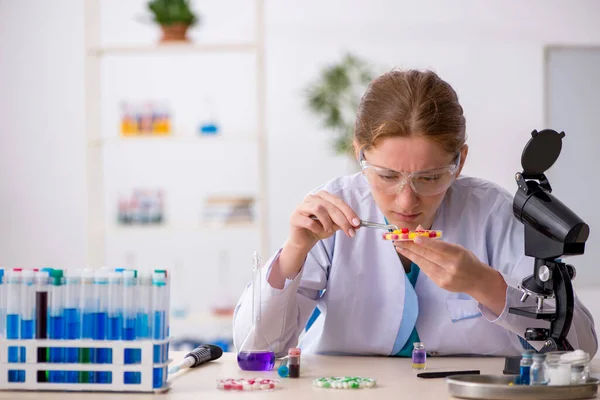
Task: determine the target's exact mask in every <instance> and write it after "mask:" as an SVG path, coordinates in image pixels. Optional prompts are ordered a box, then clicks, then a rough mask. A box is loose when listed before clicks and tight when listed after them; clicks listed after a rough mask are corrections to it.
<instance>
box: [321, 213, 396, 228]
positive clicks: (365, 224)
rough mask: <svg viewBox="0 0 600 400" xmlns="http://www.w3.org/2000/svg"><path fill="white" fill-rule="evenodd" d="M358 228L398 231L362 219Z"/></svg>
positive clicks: (390, 226) (387, 225) (385, 225)
mask: <svg viewBox="0 0 600 400" xmlns="http://www.w3.org/2000/svg"><path fill="white" fill-rule="evenodd" d="M310 217H311V218H312V219H314V220H315V221H318V220H319V219H318V218H317V217H316V216H315V215H311V216H310ZM360 226H362V227H365V228H373V229H385V230H386V231H389V230H393V231H397V230H398V229H399V228H398V227H397V226H396V225H391V224H379V223H377V222H370V221H363V220H362V219H361V220H360Z"/></svg>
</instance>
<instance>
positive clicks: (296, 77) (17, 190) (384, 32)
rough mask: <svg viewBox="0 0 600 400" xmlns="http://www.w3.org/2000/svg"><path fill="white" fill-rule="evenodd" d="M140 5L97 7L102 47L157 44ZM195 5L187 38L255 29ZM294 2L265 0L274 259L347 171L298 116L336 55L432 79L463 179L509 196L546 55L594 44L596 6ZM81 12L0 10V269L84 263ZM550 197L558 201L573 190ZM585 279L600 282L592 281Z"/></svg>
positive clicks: (536, 121)
mask: <svg viewBox="0 0 600 400" xmlns="http://www.w3.org/2000/svg"><path fill="white" fill-rule="evenodd" d="M143 3H144V2H143V1H137V2H135V3H133V4H134V5H135V6H132V5H131V4H132V3H130V2H127V3H123V2H120V1H115V0H102V5H103V10H104V13H105V14H103V17H111V18H110V19H108V20H105V22H104V23H103V25H102V28H103V29H104V31H105V32H108V33H107V34H106V35H107V36H104V37H103V40H104V43H116V42H118V41H120V40H123V41H124V42H127V43H130V44H131V43H139V42H140V41H145V42H146V43H148V42H153V41H154V40H156V38H157V31H156V29H155V28H154V27H152V26H151V25H144V24H139V23H137V22H135V20H134V18H137V17H139V16H140V15H141V14H143V12H142V10H143V8H142V5H143ZM196 3H197V6H198V8H199V9H201V11H202V13H203V17H204V25H201V26H200V27H199V28H198V29H197V30H195V31H193V32H192V35H193V37H194V38H195V40H198V41H204V42H209V41H210V40H212V39H220V40H239V39H240V38H241V39H247V38H249V37H251V35H252V34H253V27H252V26H251V25H249V23H248V21H251V20H252V11H251V7H250V6H249V5H248V3H249V2H246V1H244V0H238V1H235V0H228V1H226V2H225V1H219V0H213V1H206V2H199V1H198V2H196ZM291 4H292V3H290V2H282V1H279V0H267V1H266V12H267V30H266V33H267V86H268V93H267V101H268V118H267V123H268V135H269V142H268V146H269V157H268V162H269V165H270V172H269V176H268V179H269V205H270V215H269V219H270V231H271V232H270V233H271V241H270V247H271V250H275V249H276V248H277V247H278V246H279V245H280V244H281V243H282V242H283V240H284V239H285V235H286V233H287V229H288V228H287V222H288V219H289V215H290V213H291V212H292V210H293V209H294V207H295V205H296V204H297V203H298V202H299V201H301V199H302V198H303V196H304V194H305V193H306V192H307V191H308V190H310V189H311V188H313V187H315V186H317V185H320V184H321V183H323V182H325V181H326V180H328V179H330V178H333V177H334V176H336V175H339V174H342V173H346V172H347V171H349V170H350V169H351V168H350V167H349V164H348V161H347V160H346V159H345V158H342V157H336V156H334V155H333V154H332V151H331V150H330V148H329V140H330V136H329V135H328V133H327V132H325V131H324V130H322V129H321V128H319V127H318V126H317V121H315V119H314V118H313V117H312V116H311V115H309V114H308V113H307V112H306V109H305V108H304V101H303V95H302V90H303V88H304V86H305V85H306V83H307V82H309V81H311V80H312V79H314V77H315V76H316V75H317V73H318V71H319V69H320V68H321V67H322V66H324V65H326V64H328V63H330V62H332V61H334V60H336V59H337V58H338V57H339V56H340V55H341V53H342V52H343V51H345V50H350V51H353V52H355V53H356V54H358V55H361V56H363V57H367V58H369V59H370V60H371V62H372V63H373V64H374V65H376V66H378V67H380V69H381V71H385V70H387V69H389V68H392V67H395V66H397V67H418V68H431V69H434V70H435V71H437V72H439V73H440V74H441V76H442V77H443V78H445V79H446V80H448V81H449V82H450V83H451V84H452V85H453V86H454V87H455V88H456V90H457V92H458V94H459V96H460V99H461V102H462V104H463V106H464V108H465V112H466V116H467V121H468V134H469V140H468V142H469V144H470V146H471V152H470V157H469V160H468V162H467V165H466V170H465V172H466V173H468V174H473V175H477V176H482V177H486V178H488V179H491V180H494V181H496V182H498V183H500V184H501V185H503V186H504V187H506V188H507V189H509V190H510V191H511V192H512V191H514V188H515V185H514V182H513V180H512V177H513V174H514V172H516V171H517V170H519V169H520V164H519V157H520V153H521V150H522V148H523V145H524V144H525V142H526V140H527V139H528V135H529V133H530V131H531V130H532V129H540V128H543V121H544V111H543V96H544V93H543V48H544V46H545V45H547V44H598V43H600V25H598V24H597V16H598V14H599V12H600V4H599V3H597V2H595V1H591V0H578V1H574V2H568V3H567V2H563V1H559V0H553V1H542V0H532V1H529V2H526V3H522V2H516V1H514V2H510V3H507V2H506V1H500V0H495V1H490V2H486V3H485V4H483V3H480V2H477V1H474V0H468V1H467V0H465V1H462V2H460V6H457V3H456V2H452V3H449V2H445V1H442V0H427V1H420V2H414V1H391V0H375V1H366V0H362V1H342V0H330V1H326V2H324V1H320V0H305V1H303V2H302V4H301V5H297V6H292V5H291ZM234 9H235V10H237V11H239V13H235V15H236V17H235V18H234V17H232V13H231V12H230V11H231V10H234ZM82 16H83V10H82V5H81V2H80V1H77V0H71V1H68V0H52V2H47V1H41V0H40V1H33V0H27V1H23V0H20V1H7V0H4V1H0V55H1V57H2V58H1V59H0V115H2V117H3V118H2V125H1V128H0V141H1V142H0V144H1V145H0V194H1V196H0V264H6V265H10V266H29V265H40V264H51V265H61V266H65V267H66V266H78V265H82V264H83V263H84V262H85V254H86V245H85V237H86V235H85V233H86V230H85V227H86V214H85V212H86V210H85V208H86V198H85V169H84V165H85V159H84V150H85V137H84V135H83V55H84V54H83V26H82V24H83V22H82ZM238 23H239V26H238ZM198 71H199V73H201V71H202V70H201V68H200V67H199V69H198ZM172 78H173V79H176V77H172ZM185 84H186V82H182V85H185ZM237 122H239V121H237ZM572 185H575V182H573V183H572ZM554 189H555V193H557V195H558V194H559V193H561V192H564V191H566V190H571V187H570V186H568V187H567V186H566V185H565V186H564V187H563V186H562V185H558V186H556V185H555V187H554ZM197 267H198V268H203V266H202V265H199V266H197ZM580 273H581V271H580ZM589 281H590V282H596V283H600V273H596V274H595V275H593V276H592V275H590V280H589ZM576 283H577V281H576Z"/></svg>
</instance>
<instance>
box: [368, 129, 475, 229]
mask: <svg viewBox="0 0 600 400" xmlns="http://www.w3.org/2000/svg"><path fill="white" fill-rule="evenodd" d="M467 152H468V148H467V146H466V145H465V146H464V147H463V148H462V149H461V156H460V164H459V165H458V169H457V170H456V172H455V173H454V174H452V173H451V172H448V169H445V168H444V167H448V166H451V165H453V164H455V163H456V161H457V157H456V154H450V153H448V152H447V151H446V150H444V149H443V148H442V147H441V146H440V145H438V144H437V143H435V142H433V141H431V140H430V139H427V138H424V137H418V136H410V137H388V138H383V139H380V140H379V141H378V142H377V146H375V147H372V148H371V149H369V150H367V151H365V152H364V153H363V155H364V160H365V161H366V162H367V163H368V164H369V165H371V166H376V168H368V169H366V170H364V171H363V173H365V174H367V178H368V180H369V181H370V182H371V191H372V194H373V198H374V199H375V202H376V203H377V206H378V207H379V209H380V210H381V211H382V212H383V214H384V215H385V217H386V218H387V220H388V222H389V223H390V224H394V225H397V226H398V227H400V228H409V229H411V230H414V229H416V228H417V226H418V225H421V226H422V227H423V228H425V229H429V228H431V225H432V224H433V218H434V216H435V213H436V211H437V209H438V207H439V206H440V204H441V202H442V200H443V198H444V195H445V194H446V191H447V190H448V189H447V188H444V190H443V191H442V192H439V193H435V194H425V193H415V191H414V189H413V187H412V186H411V184H410V182H408V181H404V180H403V179H402V175H401V174H397V173H404V174H409V173H414V172H421V171H431V170H437V172H436V173H433V174H429V173H423V174H419V176H418V177H417V178H416V179H415V180H413V182H414V183H415V186H416V187H417V192H421V190H419V188H420V187H423V190H422V192H426V191H427V190H425V189H426V188H430V187H434V186H435V185H437V183H436V182H437V181H438V180H439V179H448V180H447V182H450V180H453V179H454V177H456V176H458V175H459V174H460V171H461V170H462V166H463V165H464V161H465V159H466V157H467ZM374 170H377V171H379V172H377V173H375V172H373V171H374ZM386 171H389V172H386ZM440 171H445V172H443V173H442V172H440ZM444 174H446V175H444ZM388 175H389V176H388ZM446 177H448V178H446ZM375 179H376V180H377V182H379V183H380V185H377V184H375V181H374V180H375ZM393 179H396V180H393ZM390 182H397V183H398V184H396V185H395V186H394V185H393V184H391V183H390ZM401 182H404V183H405V184H403V185H402V184H401ZM384 187H385V190H384V189H383V188H384ZM390 188H392V189H393V190H390ZM433 192H437V190H433Z"/></svg>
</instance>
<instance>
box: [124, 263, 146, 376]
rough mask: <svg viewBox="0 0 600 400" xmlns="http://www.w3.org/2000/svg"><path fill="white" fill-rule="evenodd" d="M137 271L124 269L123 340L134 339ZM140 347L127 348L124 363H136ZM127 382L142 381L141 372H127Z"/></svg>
mask: <svg viewBox="0 0 600 400" xmlns="http://www.w3.org/2000/svg"><path fill="white" fill-rule="evenodd" d="M135 277H136V271H133V270H125V271H123V331H122V334H121V337H122V338H123V340H128V341H134V340H135V339H136V337H135V320H136V306H135V295H136V285H135V284H136V280H135ZM139 353H140V349H133V348H132V349H125V352H124V360H123V361H124V364H136V363H137V362H138V361H137V360H138V359H139V358H140V356H139ZM123 381H124V383H125V384H132V383H141V374H140V373H139V372H125V374H124V376H123Z"/></svg>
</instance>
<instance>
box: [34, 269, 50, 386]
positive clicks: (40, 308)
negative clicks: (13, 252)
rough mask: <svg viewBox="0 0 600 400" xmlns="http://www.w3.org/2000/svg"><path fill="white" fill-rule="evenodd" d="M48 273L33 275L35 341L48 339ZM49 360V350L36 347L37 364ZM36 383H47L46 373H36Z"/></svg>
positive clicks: (40, 272) (39, 272)
mask: <svg viewBox="0 0 600 400" xmlns="http://www.w3.org/2000/svg"><path fill="white" fill-rule="evenodd" d="M49 278H50V275H49V272H47V271H38V272H36V273H35V274H34V285H35V305H34V315H35V338H36V339H47V338H48V315H49V314H48V282H49ZM48 359H49V349H47V348H45V347H38V349H37V362H38V363H46V362H48ZM37 381H38V382H48V371H38V372H37Z"/></svg>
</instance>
